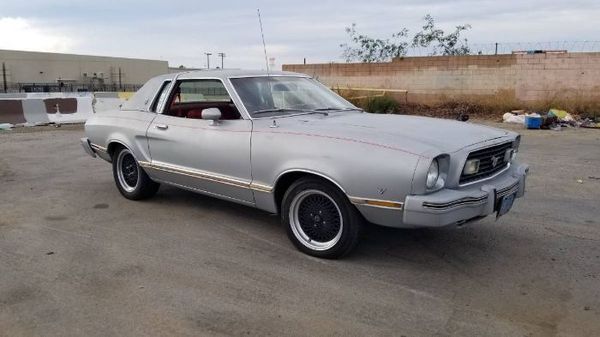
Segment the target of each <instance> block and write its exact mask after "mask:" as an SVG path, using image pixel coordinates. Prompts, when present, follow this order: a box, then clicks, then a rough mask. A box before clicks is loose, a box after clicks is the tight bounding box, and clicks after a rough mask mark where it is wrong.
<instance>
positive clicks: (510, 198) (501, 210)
mask: <svg viewBox="0 0 600 337" xmlns="http://www.w3.org/2000/svg"><path fill="white" fill-rule="evenodd" d="M515 195H516V193H513V194H509V195H505V196H503V197H502V199H500V206H499V207H498V217H501V216H503V215H504V214H506V213H508V211H510V208H511V207H512V205H513V203H514V201H515Z"/></svg>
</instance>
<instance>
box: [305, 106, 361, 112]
mask: <svg viewBox="0 0 600 337" xmlns="http://www.w3.org/2000/svg"><path fill="white" fill-rule="evenodd" d="M352 110H359V111H362V109H359V108H333V107H329V108H317V109H313V111H352Z"/></svg>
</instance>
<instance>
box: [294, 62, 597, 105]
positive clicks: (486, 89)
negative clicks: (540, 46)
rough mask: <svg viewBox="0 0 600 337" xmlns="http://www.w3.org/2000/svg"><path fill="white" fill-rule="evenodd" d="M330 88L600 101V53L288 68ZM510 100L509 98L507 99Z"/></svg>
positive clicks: (429, 96)
mask: <svg viewBox="0 0 600 337" xmlns="http://www.w3.org/2000/svg"><path fill="white" fill-rule="evenodd" d="M283 70H287V71H295V72H300V73H305V74H308V75H311V76H313V77H315V78H318V79H319V80H320V81H322V82H323V83H326V84H327V85H329V86H331V87H334V88H341V89H344V88H349V87H360V88H385V89H402V90H408V100H409V101H410V102H418V103H428V104H431V103H436V102H439V101H443V100H446V99H448V98H467V99H468V98H482V97H486V96H487V98H489V97H494V96H499V95H501V96H502V97H503V99H506V98H514V99H516V100H518V101H521V102H525V103H533V102H536V101H549V100H556V99H581V100H586V101H590V100H591V101H600V53H563V54H551V53H548V54H529V55H516V54H515V55H473V56H431V57H404V58H398V59H394V60H393V61H392V62H387V63H331V64H329V63H328V64H306V65H304V64H286V65H283ZM507 96H508V97H507Z"/></svg>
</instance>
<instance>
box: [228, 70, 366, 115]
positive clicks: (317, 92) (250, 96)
mask: <svg viewBox="0 0 600 337" xmlns="http://www.w3.org/2000/svg"><path fill="white" fill-rule="evenodd" d="M231 83H232V84H233V87H234V88H235V91H236V92H237V93H238V95H239V97H240V98H241V99H242V102H243V103H244V106H245V107H246V110H248V113H250V115H251V116H252V117H263V116H280V115H287V114H298V113H311V112H314V113H318V112H320V113H323V112H332V111H343V110H355V109H357V108H356V107H355V106H353V105H352V104H350V103H349V102H347V101H346V100H344V99H343V98H341V97H339V96H338V95H336V94H335V93H333V92H332V91H331V90H329V89H328V88H326V87H325V86H323V85H322V84H320V83H319V82H317V81H315V80H313V79H310V78H306V77H294V76H260V77H242V78H232V79H231Z"/></svg>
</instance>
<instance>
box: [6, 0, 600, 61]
mask: <svg viewBox="0 0 600 337" xmlns="http://www.w3.org/2000/svg"><path fill="white" fill-rule="evenodd" d="M257 8H260V9H261V12H262V16H263V25H264V29H265V38H266V40H267V52H268V54H269V56H270V57H274V58H275V60H276V61H275V62H276V64H277V65H278V66H280V65H281V64H282V63H301V62H302V59H303V58H304V57H306V58H307V60H308V62H309V63H315V62H331V61H337V62H341V61H343V60H342V58H341V51H342V50H341V48H340V47H339V44H340V43H344V42H346V41H347V36H346V33H345V32H344V27H346V26H349V25H350V24H352V23H353V22H354V23H356V24H357V26H358V30H359V31H360V32H362V33H366V34H369V35H372V36H373V37H381V38H386V37H388V36H389V35H391V33H393V32H395V31H398V30H399V29H400V28H402V27H406V28H408V29H409V30H410V31H411V33H415V32H417V31H418V30H419V28H420V26H421V25H422V17H423V16H424V15H425V14H427V13H431V14H432V15H433V16H434V18H435V19H436V21H437V23H438V25H439V26H440V27H441V28H443V29H445V30H451V29H452V28H453V27H454V26H456V25H458V24H464V23H469V24H471V25H472V27H473V28H472V29H471V31H469V32H468V33H467V34H466V35H465V36H466V37H467V38H468V39H469V42H470V43H475V44H479V43H490V44H491V43H493V42H530V41H533V42H537V41H584V40H600V23H599V19H598V18H600V1H598V0H571V1H556V0H545V1H543V0H504V1H497V0H489V1H488V0H484V1H481V0H463V1H443V0H408V1H402V0H396V1H394V0H380V1H376V0H369V1H344V0H318V1H312V0H311V1H307V0H305V1H293V2H286V1H282V0H279V1H254V2H253V1H243V0H240V1H209V2H205V1H191V0H189V1H176V0H171V1H160V2H159V1H129V0H121V1H118V2H116V1H115V2H113V1H73V0H60V1H42V0H18V1H15V0H2V4H1V6H0V49H22V50H34V51H51V52H67V53H77V54H90V55H106V56H124V57H136V58H138V57H139V58H150V59H162V60H167V61H169V63H170V65H172V66H178V65H181V64H182V65H185V66H188V67H205V66H206V57H205V56H204V52H207V51H209V52H212V53H213V54H215V55H213V56H212V57H211V66H212V65H217V58H216V54H217V53H218V52H225V53H226V54H227V57H226V58H225V66H226V67H235V68H264V64H265V60H264V55H263V50H262V42H261V39H260V30H259V26H258V20H257V16H256V9H257ZM598 48H599V49H600V44H598Z"/></svg>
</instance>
